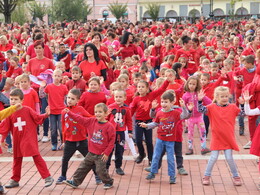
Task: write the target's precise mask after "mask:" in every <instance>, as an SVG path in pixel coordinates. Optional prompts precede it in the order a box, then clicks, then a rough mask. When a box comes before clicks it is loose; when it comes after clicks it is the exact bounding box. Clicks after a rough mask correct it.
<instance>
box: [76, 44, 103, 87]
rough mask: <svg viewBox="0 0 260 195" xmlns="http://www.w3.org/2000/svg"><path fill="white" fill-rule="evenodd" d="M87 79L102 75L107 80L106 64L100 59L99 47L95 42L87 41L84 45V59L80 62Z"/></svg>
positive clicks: (84, 76)
mask: <svg viewBox="0 0 260 195" xmlns="http://www.w3.org/2000/svg"><path fill="white" fill-rule="evenodd" d="M79 67H80V68H81V70H82V75H83V78H84V79H85V81H87V82H88V80H89V79H90V77H91V76H94V75H95V76H102V77H103V78H104V80H106V69H107V67H106V65H105V63H104V62H103V60H101V59H100V57H99V53H98V49H97V47H96V46H95V45H94V44H93V43H87V44H86V45H85V47H84V60H83V61H82V62H81V63H80V64H79Z"/></svg>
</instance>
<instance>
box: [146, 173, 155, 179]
mask: <svg viewBox="0 0 260 195" xmlns="http://www.w3.org/2000/svg"><path fill="white" fill-rule="evenodd" d="M154 178H155V174H154V173H149V174H148V175H147V176H146V178H145V179H147V180H153V179H154Z"/></svg>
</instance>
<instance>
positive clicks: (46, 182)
mask: <svg viewBox="0 0 260 195" xmlns="http://www.w3.org/2000/svg"><path fill="white" fill-rule="evenodd" d="M53 182H54V179H53V178H52V177H51V176H49V177H47V178H45V185H44V187H45V188H47V187H50V186H51V185H52V183H53Z"/></svg>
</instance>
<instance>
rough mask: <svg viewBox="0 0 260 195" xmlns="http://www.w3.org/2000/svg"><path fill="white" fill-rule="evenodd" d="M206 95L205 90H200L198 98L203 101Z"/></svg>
mask: <svg viewBox="0 0 260 195" xmlns="http://www.w3.org/2000/svg"><path fill="white" fill-rule="evenodd" d="M204 97H205V92H204V91H203V90H200V92H199V93H198V100H199V101H202V100H203V98H204Z"/></svg>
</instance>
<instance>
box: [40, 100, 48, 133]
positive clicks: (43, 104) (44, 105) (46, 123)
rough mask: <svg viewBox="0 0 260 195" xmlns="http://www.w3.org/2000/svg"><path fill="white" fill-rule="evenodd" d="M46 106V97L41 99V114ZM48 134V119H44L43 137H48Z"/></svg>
mask: <svg viewBox="0 0 260 195" xmlns="http://www.w3.org/2000/svg"><path fill="white" fill-rule="evenodd" d="M47 106H48V102H47V99H46V97H45V98H41V114H44V113H45V109H46V107H47ZM48 132H49V118H46V119H45V120H44V122H43V136H48Z"/></svg>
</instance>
